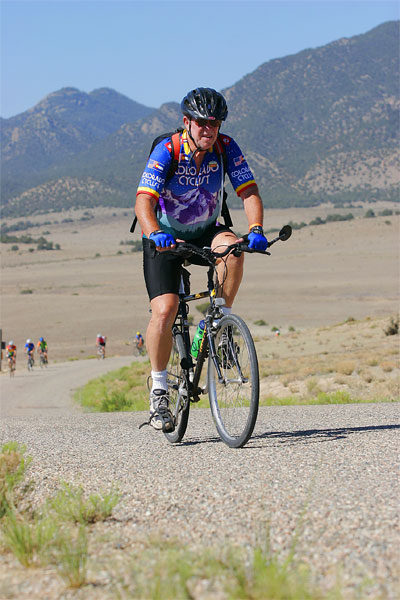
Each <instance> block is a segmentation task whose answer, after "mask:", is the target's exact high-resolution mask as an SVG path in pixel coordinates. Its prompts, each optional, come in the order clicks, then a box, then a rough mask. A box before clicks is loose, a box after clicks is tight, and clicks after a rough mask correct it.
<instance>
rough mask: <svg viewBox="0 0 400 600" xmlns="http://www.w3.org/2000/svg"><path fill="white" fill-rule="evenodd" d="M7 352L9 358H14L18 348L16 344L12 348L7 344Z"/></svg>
mask: <svg viewBox="0 0 400 600" xmlns="http://www.w3.org/2000/svg"><path fill="white" fill-rule="evenodd" d="M6 352H7V358H10V357H11V356H14V355H15V354H16V352H17V346H15V345H14V344H12V345H11V346H10V344H7V346H6Z"/></svg>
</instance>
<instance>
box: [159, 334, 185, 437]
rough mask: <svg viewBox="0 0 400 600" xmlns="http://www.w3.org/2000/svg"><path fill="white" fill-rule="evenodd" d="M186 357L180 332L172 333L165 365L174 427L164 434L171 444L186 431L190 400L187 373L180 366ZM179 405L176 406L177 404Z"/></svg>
mask: <svg viewBox="0 0 400 600" xmlns="http://www.w3.org/2000/svg"><path fill="white" fill-rule="evenodd" d="M186 358H187V351H186V347H185V342H184V340H183V336H182V334H181V333H176V334H173V338H172V350H171V356H170V358H169V361H168V366H167V382H168V391H169V407H170V409H171V412H172V414H173V415H174V416H175V429H174V431H172V432H171V433H168V432H167V431H164V435H165V437H166V438H167V440H168V441H169V442H170V443H171V444H176V443H178V442H180V441H181V440H182V438H183V436H184V435H185V433H186V428H187V424H188V419H189V411H190V401H189V398H188V393H187V389H188V386H187V375H186V373H185V371H184V369H183V368H182V366H181V365H182V360H184V359H186ZM178 403H179V407H178V408H177V404H178Z"/></svg>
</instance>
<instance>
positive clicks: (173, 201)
mask: <svg viewBox="0 0 400 600" xmlns="http://www.w3.org/2000/svg"><path fill="white" fill-rule="evenodd" d="M181 110H182V113H183V126H184V130H183V132H182V133H181V134H180V136H179V143H180V148H179V161H178V166H177V169H176V171H175V173H174V174H173V175H172V177H170V178H169V179H168V180H167V181H166V178H167V174H168V170H169V167H170V164H171V161H172V156H171V138H169V139H166V140H162V141H161V142H160V143H158V144H157V145H156V147H155V148H154V150H153V152H152V153H151V155H150V157H149V159H148V161H147V165H146V168H145V170H144V172H143V175H142V178H141V180H140V184H139V187H138V190H137V197H136V205H135V212H136V216H137V219H138V221H139V223H140V225H141V228H142V232H143V254H144V277H145V282H146V287H147V292H148V295H149V298H150V303H151V312H152V314H151V319H150V323H149V326H148V329H147V333H146V344H147V351H148V353H149V356H150V362H151V369H152V371H151V376H152V388H151V391H150V424H151V425H152V426H153V427H154V428H155V429H163V430H164V431H172V430H173V428H174V423H173V419H172V415H171V412H170V410H169V398H168V386H167V371H166V367H167V363H168V359H169V356H170V353H171V347H172V334H171V328H172V324H173V322H174V319H175V315H176V312H177V307H178V292H179V284H180V281H179V268H178V267H179V265H180V264H182V262H183V259H182V258H180V257H177V256H174V255H173V254H172V253H171V252H170V250H171V249H173V248H174V247H175V245H176V241H177V240H178V241H180V240H183V241H190V243H192V244H195V245H197V246H199V247H203V246H211V247H212V249H216V248H217V247H218V248H220V249H221V250H223V248H224V246H227V245H229V244H232V243H234V242H236V241H237V239H238V238H237V236H236V235H235V233H234V232H233V231H232V230H231V229H229V227H227V226H225V225H222V224H221V223H220V222H219V216H220V209H221V204H222V193H223V189H222V188H223V169H224V161H223V159H222V152H221V151H218V149H220V148H221V147H222V150H223V152H224V153H225V156H226V173H227V175H228V176H229V179H230V181H231V184H232V186H233V188H234V190H235V191H236V193H237V195H238V196H239V197H240V198H241V199H242V201H243V205H244V210H245V213H246V216H247V219H248V224H249V235H248V240H249V246H250V247H251V248H255V249H257V250H265V249H266V248H267V246H268V242H267V239H266V238H265V236H264V232H263V227H262V224H263V204H262V200H261V197H260V195H259V192H258V188H257V185H256V183H255V181H254V178H253V174H252V172H251V170H250V168H249V166H248V164H247V162H246V160H245V158H244V156H243V153H242V151H241V150H240V148H239V146H238V145H237V144H236V142H235V141H234V140H233V139H232V138H231V137H229V136H227V135H224V134H220V133H219V130H220V127H221V124H222V122H223V121H225V119H226V117H227V115H228V108H227V105H226V102H225V99H224V97H223V96H222V95H221V94H220V93H218V92H216V91H215V90H213V89H211V88H197V89H195V90H192V91H190V92H189V93H188V94H187V95H186V96H185V97H184V98H183V100H182V102H181ZM218 144H219V146H218ZM221 145H222V146H221ZM156 250H157V252H156ZM243 260H244V259H243V255H241V256H235V255H234V254H230V255H229V257H228V259H227V260H226V262H223V261H220V263H219V265H218V278H219V282H220V285H221V287H220V290H221V295H222V297H223V298H224V299H225V306H223V307H222V309H223V312H224V314H229V313H230V312H231V309H232V304H233V301H234V299H235V296H236V294H237V292H238V289H239V286H240V283H241V280H242V276H243ZM193 262H194V261H193ZM222 284H223V285H222Z"/></svg>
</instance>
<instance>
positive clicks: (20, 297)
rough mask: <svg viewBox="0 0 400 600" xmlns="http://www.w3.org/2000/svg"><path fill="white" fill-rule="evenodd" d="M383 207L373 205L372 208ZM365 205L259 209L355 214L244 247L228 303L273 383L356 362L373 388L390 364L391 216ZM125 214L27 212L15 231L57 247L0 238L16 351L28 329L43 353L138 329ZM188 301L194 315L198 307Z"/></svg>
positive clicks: (127, 344) (317, 387) (299, 386)
mask: <svg viewBox="0 0 400 600" xmlns="http://www.w3.org/2000/svg"><path fill="white" fill-rule="evenodd" d="M388 207H389V205H386V204H383V203H382V204H374V205H372V208H373V210H374V212H375V214H376V215H378V214H379V212H380V211H382V210H383V209H384V208H388ZM369 208H371V205H366V206H360V207H358V208H351V209H335V208H334V207H332V206H327V205H324V206H319V207H315V208H308V209H299V208H297V209H286V210H270V211H266V215H265V223H266V229H269V228H277V229H279V228H280V227H281V226H282V225H283V224H285V223H287V222H289V221H293V222H296V223H301V222H305V223H307V224H308V223H310V221H311V220H313V219H315V218H316V217H321V218H322V219H324V218H326V216H327V215H329V214H334V213H338V214H347V213H349V212H351V213H352V214H353V215H354V217H355V219H354V220H353V221H343V222H330V223H326V224H324V225H319V226H309V225H308V226H307V227H304V228H302V229H299V230H295V231H294V232H293V236H292V238H291V239H290V240H289V241H288V242H286V243H278V244H276V245H275V246H274V247H273V248H272V250H271V253H272V255H271V257H263V256H257V255H253V256H251V255H248V256H246V268H245V276H244V280H243V283H242V287H241V290H240V292H239V296H238V298H237V302H236V305H235V310H236V312H237V313H238V314H240V315H241V316H243V317H244V318H245V319H246V321H247V322H248V324H249V326H250V329H251V330H252V332H253V334H254V336H255V337H256V340H257V342H258V344H257V347H258V351H259V356H260V363H261V373H262V375H263V377H264V378H267V381H268V385H270V384H271V383H273V389H274V393H275V394H276V395H282V394H284V395H290V394H293V393H294V394H298V393H304V391H305V390H304V386H308V387H306V391H307V393H311V392H312V393H317V392H319V391H321V392H324V391H336V390H341V389H343V386H344V384H346V385H347V384H348V383H349V382H351V381H352V379H351V378H352V377H353V378H354V373H355V372H356V373H357V381H358V384H359V383H360V381H364V382H365V381H366V380H368V379H370V382H369V383H370V384H371V383H372V382H374V386H372V387H371V386H370V389H374V390H375V387H376V389H377V390H378V392H379V395H380V391H381V390H380V389H379V388H380V383H379V382H380V381H381V382H382V379H385V380H386V379H387V378H388V377H389V378H390V380H393V378H394V376H395V374H396V372H398V354H397V352H398V339H399V337H398V336H391V337H388V336H385V335H384V333H383V331H384V329H385V328H386V326H387V325H388V323H389V321H390V318H391V317H394V318H397V314H398V292H399V252H398V251H399V246H398V241H399V219H400V217H399V215H392V216H389V217H387V216H386V217H383V216H377V217H376V218H365V217H364V215H365V213H366V211H367V210H368V209H369ZM390 208H392V209H393V208H395V207H393V206H390ZM88 213H89V216H92V217H93V218H89V219H88ZM131 216H132V215H131V212H130V211H127V210H122V209H96V210H94V209H93V210H89V211H80V210H77V211H72V212H68V213H67V212H66V213H62V214H60V213H50V214H47V215H38V216H36V217H32V218H31V221H33V222H35V221H36V222H38V223H41V224H42V225H41V226H39V227H32V228H31V229H30V230H28V231H26V232H25V231H24V232H16V235H21V234H22V233H30V234H31V235H32V236H33V237H35V238H37V237H39V236H40V235H43V234H44V236H45V237H46V239H48V240H51V241H52V242H53V243H54V244H59V245H60V246H61V249H60V250H54V251H37V250H36V249H35V250H34V251H31V250H30V248H32V245H29V244H18V247H19V249H18V250H17V251H15V250H14V251H12V250H11V245H10V244H2V248H1V250H2V261H1V275H2V308H1V327H2V330H3V339H7V340H8V339H10V338H12V339H13V340H14V341H15V342H16V343H17V346H18V348H19V350H20V354H21V351H22V348H23V345H24V343H25V340H26V338H27V337H31V338H32V339H34V341H37V339H38V338H39V337H40V336H44V337H45V338H46V340H47V341H48V344H49V349H50V352H49V356H50V359H51V360H65V359H71V358H75V359H76V358H86V357H89V356H93V355H94V353H95V339H96V334H97V333H98V332H101V333H103V334H105V335H106V336H107V338H108V353H109V354H112V355H124V354H130V353H131V352H132V343H131V342H132V336H133V335H134V333H135V332H136V331H137V330H140V331H142V332H145V330H146V324H147V321H148V318H149V312H148V311H149V304H148V300H147V295H146V292H145V289H144V283H143V277H142V258H141V253H140V252H132V251H131V246H129V245H126V244H125V243H124V244H121V242H126V241H128V240H139V239H140V236H139V231H137V232H135V234H134V236H132V235H131V234H130V233H129V227H130V224H131ZM233 220H234V223H235V230H236V231H238V232H245V231H246V225H245V218H244V214H243V211H233ZM7 223H8V224H11V223H12V221H8V222H7ZM269 235H270V237H273V236H274V234H273V233H271V234H269ZM192 289H205V271H204V269H201V268H200V267H194V268H192ZM191 311H192V314H193V315H194V321H195V322H196V321H197V320H198V318H199V316H200V313H199V312H198V311H197V310H196V309H195V307H194V305H192V307H191ZM258 321H264V322H265V323H266V325H256V324H255V323H256V322H258ZM274 327H278V328H279V329H280V332H281V335H280V336H279V337H277V336H275V334H274V332H273V331H272V329H273V328H274ZM362 357H363V358H362ZM317 365H318V368H317V367H316V366H317ZM346 365H347V366H346ZM382 365H384V366H382ZM352 367H353V368H352ZM321 376H323V381H320V378H321ZM271 378H273V381H272V379H271ZM310 378H311V379H312V381H311V382H310ZM354 384H357V382H354ZM381 387H382V386H381ZM378 392H376V393H378ZM374 393H375V392H374ZM385 393H386V392H385Z"/></svg>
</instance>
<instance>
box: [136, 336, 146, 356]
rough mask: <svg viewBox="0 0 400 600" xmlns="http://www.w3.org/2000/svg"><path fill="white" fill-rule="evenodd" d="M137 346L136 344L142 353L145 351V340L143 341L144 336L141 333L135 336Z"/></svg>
mask: <svg viewBox="0 0 400 600" xmlns="http://www.w3.org/2000/svg"><path fill="white" fill-rule="evenodd" d="M135 344H136V348H137V349H138V350H139V352H140V353H141V352H142V350H143V346H144V339H143V336H142V334H141V333H140V331H137V332H136V335H135Z"/></svg>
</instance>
